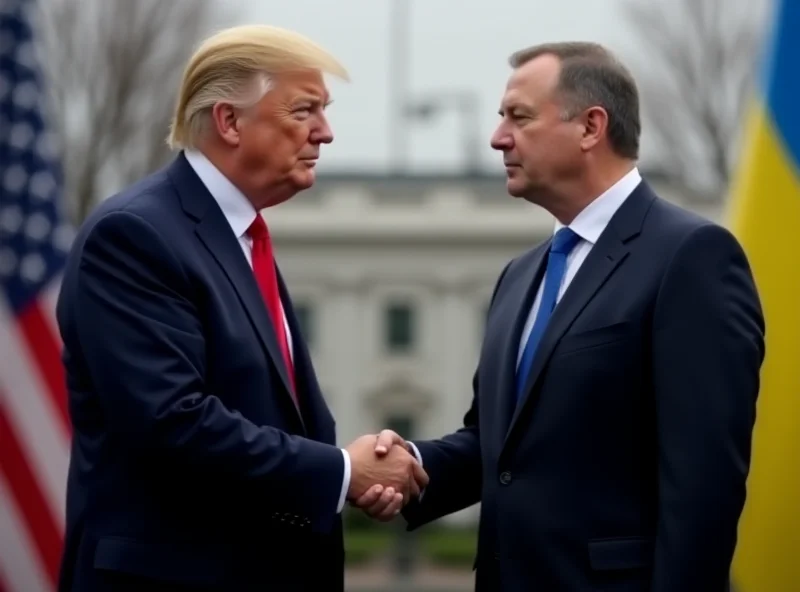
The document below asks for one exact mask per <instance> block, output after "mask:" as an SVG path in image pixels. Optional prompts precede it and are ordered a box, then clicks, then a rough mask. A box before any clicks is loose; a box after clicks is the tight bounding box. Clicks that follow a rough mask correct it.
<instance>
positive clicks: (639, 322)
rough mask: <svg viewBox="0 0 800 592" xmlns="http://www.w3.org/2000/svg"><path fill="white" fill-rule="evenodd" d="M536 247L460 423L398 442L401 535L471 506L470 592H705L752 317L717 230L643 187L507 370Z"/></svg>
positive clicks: (733, 466) (725, 553)
mask: <svg viewBox="0 0 800 592" xmlns="http://www.w3.org/2000/svg"><path fill="white" fill-rule="evenodd" d="M549 243H550V241H547V242H545V243H544V244H542V245H539V246H538V247H536V248H534V249H532V250H531V251H529V252H527V253H525V254H523V255H522V256H520V257H519V258H517V259H515V260H513V261H511V262H510V263H509V264H508V266H507V267H506V268H505V269H504V270H503V272H502V274H501V276H500V279H499V280H498V282H497V284H496V287H495V291H494V294H493V298H492V304H491V308H490V312H489V317H488V322H487V327H486V336H485V340H484V343H483V348H482V351H481V355H480V362H479V366H478V369H477V372H476V373H475V377H474V397H473V400H472V405H471V408H470V409H469V412H468V413H467V414H466V416H465V418H464V427H463V428H462V429H460V430H459V431H458V432H456V433H454V434H451V435H449V436H446V437H444V438H442V439H440V440H436V441H429V442H415V444H416V445H417V447H418V449H419V451H420V454H421V456H422V459H423V462H424V466H425V469H426V471H427V472H428V474H429V476H430V479H431V480H430V484H429V486H428V488H427V489H426V491H425V493H424V496H423V497H422V499H421V501H420V502H419V503H411V504H409V506H408V507H407V508H406V510H405V512H404V514H405V517H406V519H407V520H408V522H409V528H411V529H414V528H418V527H419V526H421V525H423V524H425V523H427V522H430V521H432V520H435V519H437V518H439V517H440V516H443V515H445V514H448V513H451V512H454V511H457V510H459V509H462V508H464V507H467V506H469V505H472V504H474V503H476V502H478V501H481V516H480V530H479V543H478V552H477V558H476V567H477V573H476V579H477V588H478V590H481V591H487V592H488V591H494V590H503V592H514V591H526V592H527V591H530V590H548V591H549V590H558V591H559V592H578V591H581V592H583V591H586V590H604V591H608V592H623V591H624V592H645V591H652V592H677V591H680V592H722V591H723V590H727V589H728V585H729V584H728V575H729V567H730V563H731V559H732V555H733V551H734V547H735V543H736V529H737V522H738V519H739V516H740V513H741V510H742V507H743V504H744V500H745V481H746V477H747V474H748V468H749V462H750V447H751V431H752V428H753V424H754V420H755V405H756V397H757V393H758V390H759V372H760V366H761V363H762V360H763V357H764V319H763V316H762V311H761V306H760V303H759V298H758V295H757V292H756V288H755V286H754V283H753V279H752V277H751V272H750V269H749V266H748V262H747V260H746V258H745V255H744V253H743V252H742V249H741V248H740V246H739V244H738V243H737V241H736V240H735V239H734V237H733V236H732V235H731V234H730V233H729V232H728V231H726V230H724V229H723V228H721V227H719V226H717V225H715V224H712V223H710V222H708V221H706V220H703V219H701V218H699V217H697V216H695V215H693V214H691V213H688V212H686V211H684V210H682V209H679V208H677V207H675V206H673V205H671V204H669V203H667V202H665V201H662V200H661V199H659V198H658V197H657V196H656V195H655V194H654V193H653V192H652V191H651V189H650V188H649V187H648V185H647V184H646V183H644V182H642V183H640V185H639V186H638V187H637V188H636V190H635V191H634V192H633V193H632V194H631V195H630V196H629V197H628V199H627V200H626V201H625V203H623V205H622V206H621V207H620V209H619V210H618V211H617V212H616V214H615V215H614V217H613V218H612V219H611V221H610V223H609V225H608V226H607V227H606V229H605V231H604V232H603V233H602V235H601V236H600V238H599V239H598V241H597V243H596V244H595V245H594V247H593V249H592V250H591V252H590V253H589V255H588V257H587V259H586V260H585V261H584V263H583V265H582V266H581V268H580V270H579V271H578V273H577V275H576V276H575V278H574V279H573V281H572V283H571V284H570V286H569V288H568V289H567V291H566V292H565V294H564V296H563V298H562V300H561V301H560V302H559V304H558V305H557V307H556V309H555V311H554V313H553V316H552V317H551V319H550V322H549V325H548V328H547V330H546V333H545V334H544V336H543V338H542V341H541V342H540V345H539V348H538V350H537V353H536V356H535V359H534V361H533V367H532V369H531V372H530V376H529V380H528V382H527V387H526V390H525V394H524V395H523V399H522V402H521V403H520V404H519V405H516V404H515V368H516V360H517V352H518V347H519V343H520V337H521V333H522V330H523V325H524V323H525V320H526V318H527V316H528V313H529V311H530V309H531V306H532V302H533V298H534V296H535V294H536V290H537V287H538V285H539V283H540V281H541V278H542V276H543V273H544V266H545V263H546V256H547V251H548V248H549Z"/></svg>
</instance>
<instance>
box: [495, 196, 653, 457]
mask: <svg viewBox="0 0 800 592" xmlns="http://www.w3.org/2000/svg"><path fill="white" fill-rule="evenodd" d="M654 198H655V195H654V194H653V193H652V192H651V191H650V189H649V188H648V187H647V185H646V184H645V183H644V182H642V183H641V184H640V185H639V186H638V187H637V188H636V189H635V190H634V191H633V193H631V195H630V196H629V197H628V199H627V200H626V201H625V203H624V204H623V205H622V206H621V207H620V209H619V210H618V211H617V213H616V214H615V215H614V217H613V218H612V219H611V221H610V222H609V224H608V226H607V227H606V229H605V230H604V231H603V233H602V234H601V235H600V238H599V239H598V240H597V243H596V244H595V245H594V247H592V250H591V251H590V253H589V256H588V257H587V258H586V260H585V261H584V262H583V264H582V265H581V267H580V269H579V270H578V273H577V274H576V275H575V277H574V278H573V280H572V282H571V283H570V285H569V287H568V288H567V290H566V292H565V293H564V296H563V297H562V298H561V300H560V302H559V303H558V305H557V306H556V308H555V310H554V311H553V314H552V316H551V317H550V322H549V323H548V325H547V329H546V330H545V332H544V334H543V335H542V339H541V341H540V342H539V346H538V348H537V350H536V354H535V355H534V358H533V362H532V364H531V370H530V373H529V374H528V379H527V381H526V383H525V389H524V391H523V394H522V398H521V400H520V401H519V403H518V404H517V405H516V407H515V409H514V411H513V415H512V418H511V422H510V423H509V428H508V433H507V434H506V443H508V440H509V438H510V437H511V435H512V433H513V431H514V429H515V427H516V426H517V423H518V420H519V418H520V415H521V413H522V412H523V411H524V410H525V408H526V407H527V406H528V405H531V404H533V401H532V398H533V393H535V392H536V384H537V382H538V381H539V378H540V377H541V375H542V372H543V370H544V369H545V367H546V365H547V362H548V361H549V359H550V356H551V355H552V353H553V350H554V349H555V348H556V346H557V345H558V342H559V341H560V340H561V338H562V337H563V336H564V334H565V333H566V332H567V331H568V330H569V328H570V326H571V325H572V323H573V322H574V321H575V319H576V318H577V317H578V315H579V314H580V313H581V312H582V311H583V309H584V308H586V305H588V304H589V302H590V301H591V300H592V298H594V297H595V295H596V294H597V293H598V292H599V291H600V289H601V288H602V287H603V285H604V284H605V283H606V282H607V281H608V278H610V277H611V276H612V274H613V273H614V272H615V271H616V270H617V269H618V268H619V266H620V265H621V264H622V262H623V261H624V260H625V259H626V257H627V256H628V253H629V252H630V246H631V245H630V241H631V240H632V239H633V238H635V237H636V236H637V235H638V234H639V233H640V232H641V227H642V224H643V222H644V216H645V214H646V213H647V210H648V209H649V207H650V205H651V203H652V201H653V199H654ZM536 288H538V282H537V284H536ZM536 288H534V290H535V289H536ZM534 293H535V292H534ZM530 307H531V304H530V303H526V306H524V307H523V310H524V312H523V313H522V314H525V315H527V314H529V312H530ZM523 322H524V321H523ZM510 392H512V393H513V391H510Z"/></svg>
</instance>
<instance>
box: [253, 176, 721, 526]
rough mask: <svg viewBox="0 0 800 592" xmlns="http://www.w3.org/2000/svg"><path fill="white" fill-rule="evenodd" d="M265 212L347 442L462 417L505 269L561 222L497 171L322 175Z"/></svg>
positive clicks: (418, 431)
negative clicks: (511, 191)
mask: <svg viewBox="0 0 800 592" xmlns="http://www.w3.org/2000/svg"><path fill="white" fill-rule="evenodd" d="M645 176H646V177H647V175H646V174H645ZM651 183H652V184H653V186H654V187H655V189H656V191H658V192H659V194H660V195H661V196H662V197H664V198H666V199H669V200H672V201H676V202H678V203H683V204H684V205H687V206H688V207H691V208H692V209H694V210H695V211H698V212H699V213H701V214H703V215H705V216H707V217H709V218H712V219H716V218H718V217H719V215H720V213H721V212H720V206H719V204H718V203H716V204H712V203H709V202H708V201H705V202H704V201H702V200H700V199H699V198H697V197H695V198H688V199H687V197H686V196H679V195H676V194H675V191H674V190H670V188H669V187H668V186H665V185H664V184H663V183H659V182H658V181H657V180H655V179H651ZM268 216H269V224H270V231H271V233H272V235H273V236H274V237H275V243H276V254H277V257H278V259H279V262H280V265H281V270H282V272H283V274H284V277H285V279H286V281H287V283H288V285H289V289H290V291H291V293H292V297H293V301H294V303H295V306H296V308H297V310H298V315H299V316H300V317H301V324H303V325H304V326H305V329H304V332H305V337H306V339H307V341H308V342H309V345H310V348H311V353H312V356H313V358H314V363H315V367H316V370H317V374H318V376H319V379H320V384H321V386H322V389H323V392H324V394H325V395H326V397H327V399H328V401H329V402H330V404H331V406H332V409H333V412H334V415H335V417H336V420H337V425H338V434H339V439H340V443H341V444H346V443H348V442H350V441H351V440H352V439H354V438H356V437H357V436H359V435H361V434H363V433H366V432H373V431H377V430H379V429H380V428H382V427H394V428H395V429H397V430H398V431H399V432H401V434H403V435H405V436H413V437H417V438H420V437H421V438H429V437H437V436H441V435H444V434H446V433H449V432H451V431H453V430H454V429H456V428H458V427H459V426H460V425H461V420H462V418H463V415H464V413H465V412H466V411H467V409H468V406H469V403H470V400H471V397H472V376H473V372H474V370H475V364H476V362H477V358H478V352H479V348H480V343H481V339H482V336H483V320H484V316H485V312H486V307H487V304H488V301H489V298H490V296H491V293H492V289H493V287H494V283H495V281H496V279H497V276H498V274H499V273H500V271H501V270H502V269H503V267H504V266H505V264H506V263H507V262H508V261H509V260H510V259H511V258H512V257H514V256H516V255H518V254H520V253H522V252H523V251H525V250H526V249H528V248H530V247H531V246H533V245H535V244H536V243H537V242H539V241H541V240H543V239H544V238H546V236H547V235H548V234H549V233H551V232H552V229H553V219H552V217H550V215H549V214H547V213H546V212H544V211H543V210H541V209H540V208H537V207H535V206H532V205H530V204H528V203H525V202H523V201H521V200H518V199H515V198H512V197H510V196H509V195H508V194H507V193H506V191H505V183H504V180H503V179H502V178H499V177H488V176H481V177H465V176H428V177H397V178H392V177H376V176H364V175H360V176H359V175H341V174H340V175H332V174H328V175H322V176H321V177H320V179H319V180H318V181H317V184H316V185H315V187H314V188H313V189H311V190H309V191H307V192H304V193H301V194H300V195H298V196H297V197H295V198H294V199H293V200H291V201H290V202H287V203H285V204H283V205H281V206H279V207H277V208H275V209H274V210H272V211H270V212H269V214H268ZM469 515H470V513H469V512H467V513H465V514H464V516H469Z"/></svg>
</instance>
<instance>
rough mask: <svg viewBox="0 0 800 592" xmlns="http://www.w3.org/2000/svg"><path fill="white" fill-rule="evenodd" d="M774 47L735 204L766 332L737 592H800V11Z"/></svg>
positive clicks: (792, 0)
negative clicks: (759, 299)
mask: <svg viewBox="0 0 800 592" xmlns="http://www.w3.org/2000/svg"><path fill="white" fill-rule="evenodd" d="M769 44H770V46H769V48H768V53H767V56H766V57H767V60H766V62H765V70H764V72H763V76H762V78H761V81H760V82H761V84H760V85H759V87H758V89H757V90H758V91H759V92H757V93H756V97H755V100H754V102H753V105H752V109H751V111H750V117H749V120H748V122H747V128H746V135H745V150H744V153H743V154H742V160H741V161H740V164H739V167H738V177H737V178H735V179H734V182H733V185H732V189H733V194H732V196H731V202H730V204H731V212H730V213H731V218H730V222H731V230H732V231H733V232H734V233H735V234H736V235H737V236H738V237H739V239H740V240H741V242H742V245H743V247H744V249H745V251H746V252H747V254H748V257H749V259H750V262H751V264H752V266H753V273H754V275H755V279H756V284H757V285H758V289H759V293H760V295H761V298H762V303H763V305H764V314H765V316H766V326H767V331H766V340H767V344H766V350H767V354H766V359H765V361H764V366H763V369H762V379H763V381H762V388H761V393H760V396H759V402H758V415H757V419H756V427H755V434H754V442H753V446H754V448H753V459H752V466H751V472H750V478H749V481H748V496H747V502H746V504H745V510H744V513H743V516H742V521H741V523H740V527H739V544H738V547H737V550H736V555H735V557H734V564H733V574H732V575H733V581H734V584H735V586H736V590H737V592H798V591H800V1H798V0H782V1H781V0H779V1H778V2H777V3H776V5H775V25H774V30H773V31H772V36H771V37H769Z"/></svg>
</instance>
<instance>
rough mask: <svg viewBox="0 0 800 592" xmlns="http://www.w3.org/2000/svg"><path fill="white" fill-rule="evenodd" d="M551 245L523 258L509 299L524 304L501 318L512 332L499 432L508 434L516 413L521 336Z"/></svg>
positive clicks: (502, 377) (503, 364) (507, 341)
mask: <svg viewBox="0 0 800 592" xmlns="http://www.w3.org/2000/svg"><path fill="white" fill-rule="evenodd" d="M549 248H550V241H547V242H546V243H544V244H542V245H540V246H539V247H538V248H537V249H536V250H535V251H534V252H532V253H531V254H530V257H529V258H528V259H529V260H528V261H525V262H522V261H521V263H523V265H524V268H523V270H522V274H521V275H520V277H519V278H518V279H517V280H516V282H517V285H516V286H513V287H512V289H511V291H510V294H509V302H511V303H514V302H517V303H519V302H521V303H522V304H521V306H518V307H516V308H511V307H510V310H509V312H504V313H503V314H506V315H508V316H509V317H510V318H509V319H508V320H505V319H502V318H501V319H499V320H498V322H499V325H500V326H501V327H509V326H510V327H511V328H512V329H511V331H508V332H506V333H505V335H504V336H503V337H504V339H505V345H504V347H503V349H502V352H503V353H502V357H501V359H500V368H501V371H500V388H499V389H498V396H497V397H496V405H497V417H498V420H499V427H500V430H499V433H500V434H505V433H506V431H507V430H508V426H509V425H510V422H511V417H512V414H513V413H514V406H515V397H514V393H515V392H516V390H517V358H518V357H519V344H520V339H522V331H523V329H524V328H525V322H526V321H527V320H528V315H529V314H530V310H531V307H532V306H533V301H534V299H535V298H536V292H537V290H538V289H539V284H540V283H541V281H542V278H543V277H544V272H545V266H546V263H547V252H548V249H549Z"/></svg>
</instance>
